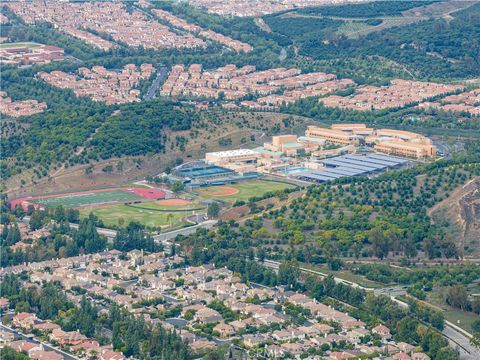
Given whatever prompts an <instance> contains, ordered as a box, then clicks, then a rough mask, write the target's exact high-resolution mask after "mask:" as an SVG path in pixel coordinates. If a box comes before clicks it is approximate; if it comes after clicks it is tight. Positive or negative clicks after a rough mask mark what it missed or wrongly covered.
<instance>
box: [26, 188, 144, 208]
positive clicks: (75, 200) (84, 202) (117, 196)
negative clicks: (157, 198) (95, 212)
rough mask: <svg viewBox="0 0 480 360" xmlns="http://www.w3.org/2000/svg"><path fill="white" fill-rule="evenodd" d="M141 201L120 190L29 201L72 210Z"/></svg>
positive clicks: (131, 194)
mask: <svg viewBox="0 0 480 360" xmlns="http://www.w3.org/2000/svg"><path fill="white" fill-rule="evenodd" d="M140 199H143V198H142V197H141V196H138V195H136V194H133V193H130V192H127V191H121V190H111V191H101V192H95V193H86V194H72V195H66V196H56V197H51V198H43V199H37V200H31V202H32V203H35V204H41V205H44V206H47V207H51V208H55V207H57V206H59V205H62V206H64V207H66V208H74V207H79V206H89V205H98V204H106V203H111V202H117V201H120V202H127V201H134V200H140Z"/></svg>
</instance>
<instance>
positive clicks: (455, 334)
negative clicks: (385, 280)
mask: <svg viewBox="0 0 480 360" xmlns="http://www.w3.org/2000/svg"><path fill="white" fill-rule="evenodd" d="M255 260H256V261H257V262H259V259H258V258H255ZM280 264H281V263H280V262H279V261H273V260H264V261H263V265H264V266H266V267H269V268H271V269H274V270H277V271H278V268H279V266H280ZM299 270H300V271H301V272H303V273H307V274H314V275H318V276H321V277H327V276H328V274H326V273H322V272H320V271H316V270H312V269H307V268H303V267H299ZM333 279H334V281H335V283H337V284H344V285H347V286H351V287H354V288H358V289H362V290H365V291H371V292H373V294H374V295H375V296H379V295H385V296H389V297H390V299H391V300H392V301H394V302H395V303H397V304H398V305H399V306H400V307H402V308H405V309H408V304H407V303H405V302H403V301H401V300H398V299H397V298H396V297H395V296H399V295H402V294H404V293H405V289H404V288H402V287H390V288H384V289H374V288H368V287H365V286H362V285H360V284H357V283H355V282H352V281H348V280H344V279H341V278H338V277H334V278H333ZM442 335H443V336H444V337H445V338H446V339H447V340H448V342H449V343H450V345H451V346H452V347H453V348H454V349H456V350H458V352H459V354H460V359H465V360H476V359H480V350H478V349H477V348H475V347H474V346H472V345H471V344H470V338H471V337H472V335H471V334H470V333H468V332H467V331H465V330H463V329H461V328H459V327H458V326H456V325H455V324H452V323H451V322H449V321H445V329H444V330H443V331H442Z"/></svg>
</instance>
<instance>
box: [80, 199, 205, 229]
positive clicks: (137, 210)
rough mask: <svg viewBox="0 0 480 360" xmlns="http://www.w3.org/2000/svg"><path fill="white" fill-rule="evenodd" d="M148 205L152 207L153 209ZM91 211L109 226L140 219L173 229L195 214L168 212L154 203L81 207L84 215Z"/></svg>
mask: <svg viewBox="0 0 480 360" xmlns="http://www.w3.org/2000/svg"><path fill="white" fill-rule="evenodd" d="M137 206H138V207H137ZM148 207H151V209H149V208H148ZM176 210H178V209H176ZM90 212H92V213H93V214H94V215H96V216H98V218H99V219H101V220H102V221H103V222H104V224H105V225H106V226H107V227H108V226H112V225H116V226H126V225H128V223H129V222H130V221H138V222H140V223H141V224H143V225H146V226H149V227H163V228H171V229H175V228H180V227H181V226H182V223H183V219H184V218H185V217H187V216H190V215H192V214H193V212H192V211H186V212H183V211H178V212H173V211H172V212H168V211H166V210H162V209H158V208H156V206H154V205H153V204H152V203H142V204H135V205H133V206H130V205H123V204H118V205H110V206H101V207H94V208H82V209H80V215H81V216H82V217H86V216H88V214H90ZM197 213H198V212H197Z"/></svg>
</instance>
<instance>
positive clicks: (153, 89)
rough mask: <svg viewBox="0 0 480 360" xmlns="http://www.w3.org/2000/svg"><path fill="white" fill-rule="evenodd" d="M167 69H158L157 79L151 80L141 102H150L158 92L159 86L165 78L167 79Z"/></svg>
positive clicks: (163, 67)
mask: <svg viewBox="0 0 480 360" xmlns="http://www.w3.org/2000/svg"><path fill="white" fill-rule="evenodd" d="M167 74H168V69H167V68H166V67H165V66H162V67H160V68H159V69H158V72H157V77H156V78H155V80H153V83H152V85H150V87H149V88H148V91H147V93H146V94H145V95H144V96H143V100H150V99H152V98H154V97H155V95H156V94H157V92H158V88H159V87H160V84H162V83H163V81H164V80H165V78H166V77H167Z"/></svg>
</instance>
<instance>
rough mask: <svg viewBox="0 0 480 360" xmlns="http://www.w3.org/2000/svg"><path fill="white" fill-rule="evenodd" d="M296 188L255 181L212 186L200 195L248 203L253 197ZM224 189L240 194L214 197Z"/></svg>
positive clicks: (202, 190) (201, 191)
mask: <svg viewBox="0 0 480 360" xmlns="http://www.w3.org/2000/svg"><path fill="white" fill-rule="evenodd" d="M294 187H295V186H294V185H290V184H285V183H280V182H275V181H265V180H253V181H245V182H241V183H238V184H228V185H225V186H211V187H207V188H202V189H199V190H198V193H199V195H200V197H202V198H206V199H217V200H226V201H232V202H233V201H236V200H243V201H246V200H248V199H249V198H251V197H254V196H262V195H263V194H265V193H267V192H270V191H278V190H284V189H291V188H294ZM222 188H234V189H236V190H238V192H237V193H236V194H232V195H225V196H212V194H216V193H217V192H218V191H219V190H221V189H222Z"/></svg>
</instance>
